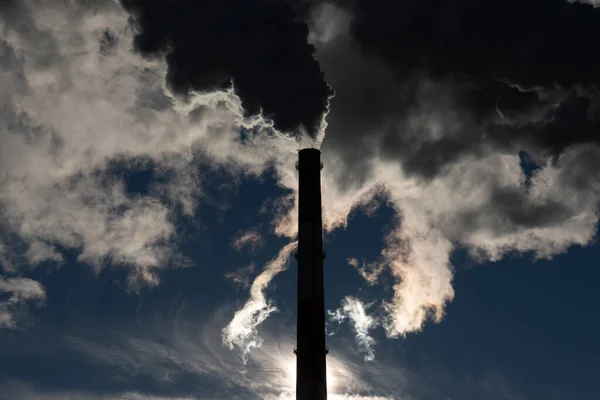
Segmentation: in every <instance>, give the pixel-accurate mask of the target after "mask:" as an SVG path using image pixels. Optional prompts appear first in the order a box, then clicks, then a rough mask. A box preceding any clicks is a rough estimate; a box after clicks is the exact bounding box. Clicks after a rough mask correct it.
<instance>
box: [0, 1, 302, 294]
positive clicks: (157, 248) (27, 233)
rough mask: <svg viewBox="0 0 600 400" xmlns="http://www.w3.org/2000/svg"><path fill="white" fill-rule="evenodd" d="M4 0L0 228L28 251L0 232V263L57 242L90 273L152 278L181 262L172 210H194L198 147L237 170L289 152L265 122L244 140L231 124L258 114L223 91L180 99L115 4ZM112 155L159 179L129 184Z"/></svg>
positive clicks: (35, 255) (255, 170) (41, 257)
mask: <svg viewBox="0 0 600 400" xmlns="http://www.w3.org/2000/svg"><path fill="white" fill-rule="evenodd" d="M13 8H14V7H13ZM13 8H10V7H9V8H7V10H12V9H13ZM14 10H15V11H14V15H13V14H11V13H9V12H6V13H5V15H3V16H1V17H0V51H1V52H2V54H3V56H2V58H3V60H4V61H3V63H2V66H1V67H0V68H2V73H1V74H0V83H1V84H2V87H3V90H2V93H0V100H2V102H1V104H2V107H1V108H0V113H1V116H2V118H0V143H1V145H0V171H2V172H1V173H0V221H2V222H1V225H0V226H1V229H2V230H3V231H4V232H7V234H9V235H13V236H14V237H16V238H17V239H18V240H20V241H22V242H23V243H24V244H25V246H26V251H25V252H24V254H16V253H15V252H16V250H14V249H13V248H12V247H11V246H8V245H7V243H3V246H2V251H0V263H1V264H2V268H3V269H5V270H6V269H13V270H16V269H18V268H20V267H23V265H22V264H23V262H26V263H28V264H39V263H42V262H44V261H54V262H59V261H60V260H61V258H62V255H61V250H59V248H58V247H57V246H60V248H66V249H71V250H76V251H77V252H78V253H79V261H81V262H84V263H88V264H90V265H92V266H93V267H94V268H95V269H96V270H97V271H99V270H100V269H101V268H103V267H104V266H105V265H118V266H122V267H127V268H128V271H129V281H130V286H131V288H132V289H137V288H139V287H140V286H141V285H156V284H158V282H159V279H160V278H159V272H160V270H162V269H165V268H170V267H179V266H182V265H185V262H181V258H180V257H179V256H178V254H177V246H176V241H177V237H176V229H175V224H176V221H175V220H174V213H173V210H174V209H175V208H176V207H180V209H181V210H182V211H183V213H184V214H185V215H189V216H193V215H194V214H195V210H196V208H197V206H198V202H199V200H200V199H201V198H202V196H203V195H204V194H203V190H202V177H201V176H199V175H198V169H197V168H196V163H197V159H198V155H199V154H202V157H203V160H205V161H207V160H208V161H209V162H212V163H213V164H217V165H220V166H222V167H224V168H226V169H227V170H228V171H229V172H231V174H234V175H236V174H240V175H252V174H260V173H261V172H262V171H263V170H264V168H265V166H266V165H267V164H268V163H269V162H270V161H269V160H270V159H271V158H272V157H273V154H274V153H277V154H281V151H282V149H284V148H288V149H289V154H292V151H293V147H294V144H293V142H290V141H289V140H285V139H283V138H281V137H272V136H273V135H272V133H269V132H268V131H261V130H259V132H258V133H257V134H256V136H255V137H253V138H250V139H248V140H246V141H244V142H243V143H242V141H241V140H240V138H239V134H238V132H239V128H240V127H241V126H249V125H253V124H255V125H258V126H261V124H263V123H262V121H261V120H260V119H256V118H255V119H254V120H252V121H249V120H246V119H244V117H243V116H242V111H241V110H242V108H241V105H240V103H239V100H238V99H237V97H235V96H234V95H233V94H232V92H231V91H229V92H223V93H215V94H206V95H197V96H196V97H194V99H193V104H192V105H191V106H188V107H187V108H186V107H183V106H182V105H179V104H177V103H176V102H175V101H174V100H173V99H172V98H171V97H170V95H169V93H168V92H167V91H166V90H165V88H164V74H165V65H164V63H163V62H162V61H160V60H153V61H150V60H144V59H142V58H141V57H139V56H138V55H136V54H134V53H133V52H132V51H131V46H132V45H131V40H132V31H131V27H130V26H129V24H128V21H127V15H126V14H125V13H124V11H123V10H122V8H121V7H120V6H119V5H118V4H116V3H115V2H81V3H79V2H47V1H39V0H24V1H22V2H19V4H18V7H16V8H14ZM107 38H108V39H107ZM263 125H264V126H265V127H268V126H267V124H263ZM265 142H268V144H264V143H265ZM242 149H243V151H242ZM114 161H118V162H119V163H120V164H119V165H121V167H122V168H135V167H136V166H138V165H139V164H140V163H141V162H144V163H146V164H148V165H150V166H152V168H154V169H155V170H156V171H157V174H158V175H160V174H168V177H169V179H166V180H164V182H162V181H161V182H162V183H161V182H157V183H151V186H150V188H149V191H148V194H146V195H144V196H139V195H131V194H129V193H128V192H127V189H126V187H125V185H124V182H123V180H122V179H119V178H117V177H116V176H114V175H113V174H112V172H111V170H110V168H111V162H114ZM2 237H4V235H3V236H2ZM0 241H1V240H0ZM23 256H24V257H25V258H23ZM15 260H17V262H15Z"/></svg>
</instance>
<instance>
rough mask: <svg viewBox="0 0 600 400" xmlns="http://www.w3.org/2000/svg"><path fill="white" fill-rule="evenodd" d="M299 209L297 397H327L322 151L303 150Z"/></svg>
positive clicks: (315, 399)
mask: <svg viewBox="0 0 600 400" xmlns="http://www.w3.org/2000/svg"><path fill="white" fill-rule="evenodd" d="M296 168H297V169H298V171H299V174H300V187H299V203H298V205H299V210H298V251H297V253H296V259H297V260H298V321H297V343H296V349H295V350H294V353H296V399H297V400H326V399H327V372H326V362H325V356H326V355H327V353H328V350H327V346H326V345H325V293H324V287H323V259H324V258H325V253H324V252H323V221H322V217H321V168H322V165H321V152H320V151H319V150H317V149H303V150H300V152H299V159H298V163H297V164H296Z"/></svg>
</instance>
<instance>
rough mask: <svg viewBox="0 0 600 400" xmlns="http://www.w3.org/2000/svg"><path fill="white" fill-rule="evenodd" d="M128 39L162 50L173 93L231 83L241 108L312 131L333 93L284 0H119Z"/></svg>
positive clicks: (285, 128)
mask: <svg viewBox="0 0 600 400" xmlns="http://www.w3.org/2000/svg"><path fill="white" fill-rule="evenodd" d="M121 4H122V5H123V7H124V8H125V9H126V10H127V11H128V12H129V13H131V16H132V18H131V21H132V23H133V24H134V26H135V29H136V36H135V38H134V47H135V49H136V51H138V52H139V53H141V54H143V55H146V56H163V55H164V56H165V58H166V61H167V66H168V67H167V77H166V80H167V87H168V88H169V90H170V91H171V92H172V93H173V94H174V95H175V96H177V97H178V98H180V99H183V100H189V97H190V95H192V94H193V93H207V92H214V91H220V90H227V89H229V88H231V87H232V86H233V88H234V90H235V93H236V95H237V96H239V98H240V99H241V102H242V106H243V108H244V113H245V114H246V115H258V114H262V115H263V116H264V117H267V118H268V119H270V120H272V121H273V124H274V127H275V129H277V130H278V131H281V132H285V133H288V134H293V135H297V134H299V133H300V131H304V132H306V133H307V134H308V135H309V136H310V137H312V138H313V139H316V138H317V137H318V136H319V135H320V134H321V130H322V125H323V117H324V115H325V113H326V112H327V108H328V99H329V97H330V96H331V95H332V94H333V93H332V91H331V89H330V88H329V86H328V85H327V84H326V83H325V81H324V79H323V74H322V72H321V70H320V69H319V64H318V63H317V62H316V61H315V59H314V58H313V53H314V51H315V49H314V46H312V45H310V44H309V43H308V41H307V36H308V27H307V26H306V24H305V23H304V22H302V21H298V20H296V19H295V17H294V13H293V10H292V8H291V7H290V6H289V5H288V4H287V3H285V2H282V1H270V0H250V1H248V0H226V1H223V0H215V1H202V2H198V1H194V0H186V1H177V2H173V1H168V0H152V1H146V0H143V1H142V0H122V1H121Z"/></svg>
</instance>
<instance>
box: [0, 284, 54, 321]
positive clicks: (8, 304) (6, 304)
mask: <svg viewBox="0 0 600 400" xmlns="http://www.w3.org/2000/svg"><path fill="white" fill-rule="evenodd" d="M0 293H8V295H9V297H8V299H6V300H4V301H0V328H8V329H15V328H18V327H19V325H20V323H21V322H22V320H23V318H25V317H26V316H27V306H28V304H34V305H38V306H39V305H41V304H43V301H44V300H45V299H46V290H45V289H44V286H42V284H41V283H39V282H37V281H34V280H32V279H28V278H8V279H4V278H0Z"/></svg>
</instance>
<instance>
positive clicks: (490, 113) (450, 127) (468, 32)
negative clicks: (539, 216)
mask: <svg viewBox="0 0 600 400" xmlns="http://www.w3.org/2000/svg"><path fill="white" fill-rule="evenodd" d="M307 1H309V0H307ZM309 3H310V4H311V5H312V6H313V10H316V8H315V6H316V5H323V4H325V3H327V2H318V1H312V2H309ZM328 3H330V4H334V5H335V6H337V7H342V8H345V9H346V10H347V11H348V12H349V13H350V15H351V23H350V35H351V40H352V43H351V44H348V43H346V42H347V39H343V38H342V39H339V40H338V41H337V42H331V43H327V44H325V45H324V47H323V48H322V49H320V50H319V54H320V56H319V59H320V61H321V63H322V67H323V69H324V71H325V73H326V78H327V80H328V82H329V83H330V84H331V85H332V87H333V88H334V89H335V90H336V92H337V96H336V98H335V99H333V100H332V112H331V114H330V115H329V117H328V122H329V126H328V132H329V134H328V137H327V139H326V141H325V143H324V146H327V145H328V143H329V142H331V141H335V142H336V143H335V145H334V144H333V143H332V146H333V147H336V148H338V147H339V146H341V147H344V146H348V147H349V148H350V149H352V148H356V145H357V143H356V142H360V141H364V140H373V138H367V139H365V129H364V128H365V125H368V128H369V129H370V130H372V131H373V132H374V133H373V134H374V135H375V136H377V140H378V143H380V154H382V155H384V156H385V157H387V158H390V159H395V160H398V161H400V162H401V163H402V164H403V167H404V169H405V170H406V171H407V172H410V173H415V174H418V175H421V176H424V177H433V176H436V175H438V174H439V173H440V172H441V169H442V168H443V167H444V166H445V165H448V164H450V163H452V162H454V161H455V160H457V159H459V158H462V157H464V156H466V155H469V154H473V155H477V154H480V153H482V152H485V149H486V148H495V149H497V150H498V149H500V150H502V149H503V150H505V151H507V152H510V153H514V152H517V151H519V150H525V151H528V152H531V153H532V154H533V155H534V156H544V158H545V157H547V156H550V157H552V156H557V155H559V154H561V153H562V152H563V151H564V150H565V149H566V148H567V147H569V146H571V145H574V144H580V143H596V144H598V143H600V92H599V91H598V87H599V84H600V52H599V51H598V46H597V45H596V42H595V40H594V38H598V37H600V9H595V8H593V7H592V6H590V5H589V4H581V3H570V2H567V1H566V0H528V1H521V0H502V1H500V0H499V1H488V0H453V1H450V0H357V1H331V2H328ZM304 4H306V2H305V3H304ZM356 48H358V49H359V52H360V54H361V57H362V58H363V60H378V62H380V63H381V62H382V63H383V64H384V65H385V66H386V68H387V69H388V71H389V72H390V73H391V75H392V78H391V79H392V80H391V82H393V85H391V84H383V83H382V82H383V81H384V79H383V78H381V76H382V75H381V74H379V75H378V76H372V75H371V76H367V75H365V74H363V73H362V71H361V70H360V67H358V66H356V65H350V63H349V62H348V61H342V60H341V59H340V57H342V58H343V57H346V59H347V57H349V56H348V54H350V53H354V52H356V50H355V49H356ZM370 69H372V68H370ZM352 71H353V72H352ZM344 75H346V76H349V75H352V76H353V77H354V78H353V79H352V80H349V79H345V80H342V79H343V76H344ZM380 81H381V82H380ZM424 82H425V83H427V84H429V86H425V87H426V89H425V92H427V91H429V93H424V89H423V88H424V86H423V83H424ZM373 85H378V89H377V90H376V93H373ZM358 87H361V88H362V89H361V92H359V91H358ZM427 87H429V89H427ZM353 93H354V94H353ZM360 93H364V94H363V95H361V94H360ZM419 96H421V98H419ZM350 97H353V101H352V102H349V101H346V100H345V99H346V98H350ZM423 102H424V103H426V107H424V106H423ZM350 103H351V104H350ZM374 104H379V106H377V107H375V106H373V105H374ZM424 108H429V109H430V110H431V109H435V110H436V111H439V112H441V113H444V112H445V111H444V110H450V111H451V113H452V114H453V115H448V116H446V117H444V119H443V122H445V124H444V125H445V126H443V127H442V130H443V132H442V134H441V135H434V136H435V137H434V138H432V137H431V135H428V133H427V132H418V131H415V128H414V127H411V126H409V124H407V122H406V121H407V117H409V116H414V115H415V114H418V113H419V112H422V110H423V109H424ZM349 114H351V115H350V116H348V115H349ZM348 118H349V119H351V120H353V122H352V123H351V124H350V125H352V126H363V129H362V132H356V137H355V138H352V137H351V136H352V130H350V129H349V128H350V127H349V126H348V125H349V124H348V123H347V120H348ZM452 118H455V119H456V123H454V121H453V120H452ZM361 120H362V121H365V123H364V124H362V123H361ZM366 121H368V124H366ZM342 126H343V129H342V128H341V127H342ZM337 130H340V131H343V132H344V133H343V135H344V137H342V134H341V133H340V138H339V140H338V138H336V137H334V136H337V133H336V131H337ZM355 141H356V142H355ZM338 142H339V143H338ZM341 142H343V143H341ZM353 142H354V143H353ZM338 145H339V146H338Z"/></svg>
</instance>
